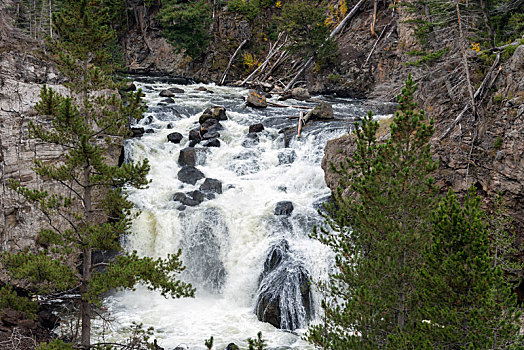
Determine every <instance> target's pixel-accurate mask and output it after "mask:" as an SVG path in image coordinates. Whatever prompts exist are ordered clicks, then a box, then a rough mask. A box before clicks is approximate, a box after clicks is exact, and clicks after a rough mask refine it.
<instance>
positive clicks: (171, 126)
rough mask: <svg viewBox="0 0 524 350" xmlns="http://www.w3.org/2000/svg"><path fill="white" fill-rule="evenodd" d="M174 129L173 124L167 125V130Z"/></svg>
mask: <svg viewBox="0 0 524 350" xmlns="http://www.w3.org/2000/svg"><path fill="white" fill-rule="evenodd" d="M174 127H175V125H174V124H173V123H169V124H167V128H168V129H173V128H174Z"/></svg>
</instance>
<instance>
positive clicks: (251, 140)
mask: <svg viewBox="0 0 524 350" xmlns="http://www.w3.org/2000/svg"><path fill="white" fill-rule="evenodd" d="M259 142H260V139H259V137H258V135H257V134H256V133H254V132H250V133H248V134H247V135H246V139H245V140H244V141H243V142H242V146H244V147H246V148H250V147H254V146H256V145H258V143H259Z"/></svg>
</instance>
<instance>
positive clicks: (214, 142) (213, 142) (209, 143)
mask: <svg viewBox="0 0 524 350" xmlns="http://www.w3.org/2000/svg"><path fill="white" fill-rule="evenodd" d="M203 145H204V146H205V147H220V141H219V140H218V139H217V138H215V139H210V140H209V141H207V142H205V143H204V144H203Z"/></svg>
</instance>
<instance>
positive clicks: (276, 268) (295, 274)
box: [255, 239, 313, 330]
mask: <svg viewBox="0 0 524 350" xmlns="http://www.w3.org/2000/svg"><path fill="white" fill-rule="evenodd" d="M259 280H260V282H259V287H258V291H257V301H256V305H255V313H256V315H257V318H258V319H259V320H260V321H263V322H268V323H270V324H272V325H273V326H275V327H277V328H282V329H288V330H294V329H297V328H300V327H303V326H304V325H306V324H307V322H308V320H310V319H311V318H312V316H313V308H312V299H311V289H310V287H309V285H310V279H309V277H308V274H307V271H306V269H305V268H304V266H303V265H302V263H300V261H299V260H298V259H295V258H294V256H293V254H291V252H290V249H289V244H288V242H287V241H286V240H285V239H282V240H280V241H277V242H275V244H274V245H273V246H272V247H271V248H270V249H269V251H268V254H267V258H266V261H265V262H264V270H263V272H262V274H261V276H260V279H259ZM296 296H299V298H298V300H296Z"/></svg>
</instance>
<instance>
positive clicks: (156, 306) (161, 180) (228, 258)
mask: <svg viewBox="0 0 524 350" xmlns="http://www.w3.org/2000/svg"><path fill="white" fill-rule="evenodd" d="M136 84H137V85H138V87H139V88H142V89H143V91H144V93H145V101H146V103H147V105H148V111H147V113H146V116H147V118H145V119H143V120H142V121H141V122H140V124H142V125H144V127H145V128H146V129H152V130H153V131H154V132H152V133H146V134H144V136H142V137H141V138H134V139H130V140H128V141H127V142H126V145H125V151H126V158H127V159H133V160H134V161H139V160H142V159H145V158H147V159H148V160H149V162H150V165H151V172H150V173H149V178H150V179H151V183H150V185H149V187H148V188H146V189H142V190H136V189H128V193H129V196H130V197H129V198H130V200H131V201H132V202H133V203H134V204H135V206H136V208H137V210H139V211H140V213H139V215H138V217H137V218H136V219H135V221H134V224H133V227H132V234H130V235H129V236H128V237H127V240H126V242H125V246H126V249H128V250H137V251H138V253H139V254H143V255H149V256H155V257H157V256H158V257H163V256H166V255H167V254H168V253H173V252H176V251H177V250H178V248H182V250H183V261H184V264H185V265H186V267H187V270H186V271H185V273H184V274H183V276H182V278H183V279H185V280H188V281H190V282H191V283H193V285H194V286H195V287H196V288H197V295H196V297H195V298H194V299H176V300H174V299H164V298H163V297H161V296H160V295H159V294H158V293H155V292H149V291H147V290H146V289H145V288H144V287H140V286H139V287H138V288H137V290H136V291H134V292H121V293H116V294H114V295H111V296H109V297H108V298H107V305H108V307H109V311H110V313H111V315H112V317H113V318H114V319H115V320H116V322H115V323H114V324H115V325H116V324H118V329H123V327H125V326H127V325H130V324H131V322H132V321H136V322H141V323H143V324H144V325H145V326H146V327H149V326H153V327H154V328H155V337H156V338H157V339H158V343H159V344H160V345H161V346H163V347H165V348H166V349H172V348H174V347H176V346H178V345H180V344H186V345H188V346H189V348H190V349H205V347H204V340H205V339H208V338H209V337H210V336H214V339H215V349H224V348H225V347H226V345H227V344H228V343H230V342H234V343H236V344H237V345H240V346H246V339H247V338H248V337H253V338H254V337H255V336H256V334H257V332H258V331H262V332H263V336H264V338H266V339H267V340H268V345H269V346H270V347H283V348H288V347H289V348H296V349H309V348H312V347H311V345H309V344H308V343H307V342H305V341H304V340H302V339H301V335H302V334H303V333H304V331H305V327H307V312H308V311H309V310H306V309H311V310H310V311H311V315H316V316H318V315H319V312H320V308H319V304H320V303H319V301H320V299H321V296H320V295H318V292H316V291H315V289H314V286H313V287H312V292H311V295H310V297H311V298H310V300H309V301H307V300H303V298H304V297H303V295H304V289H308V285H307V280H306V284H304V276H306V278H307V279H309V280H310V281H318V280H322V279H325V278H326V277H327V274H328V269H329V266H330V261H332V254H331V252H330V250H329V249H328V248H327V247H325V246H323V245H322V244H320V243H319V242H317V241H315V240H312V239H311V238H309V234H310V233H311V230H312V227H313V226H314V225H316V224H321V223H322V220H321V218H320V216H319V215H318V213H317V209H318V207H319V203H321V202H322V201H323V200H325V199H326V198H327V197H328V196H329V189H328V188H327V186H326V184H325V182H324V173H323V171H322V169H321V168H320V162H321V159H322V156H323V149H324V146H325V143H326V141H327V140H329V139H332V138H335V137H337V136H339V135H341V134H343V133H345V132H346V121H340V122H331V123H319V125H316V126H313V125H311V126H310V125H309V124H308V126H306V128H305V129H304V132H303V136H302V138H301V139H298V140H297V139H296V138H292V140H291V142H290V144H289V147H288V148H285V147H284V146H285V143H284V135H283V134H279V130H280V129H281V128H283V127H286V126H292V125H294V124H295V123H296V121H292V120H289V119H288V118H287V116H292V115H297V114H298V112H296V110H293V109H290V108H287V109H283V108H271V107H270V108H267V109H264V110H254V109H251V108H243V97H245V96H246V95H247V90H244V89H240V88H230V87H218V86H214V85H206V86H205V87H206V88H208V89H209V90H211V91H213V92H214V93H213V94H211V93H207V92H205V91H197V89H196V88H197V87H200V86H202V85H189V86H178V85H177V86H176V87H178V88H181V89H183V90H185V92H184V93H181V94H177V95H176V96H175V98H174V99H175V102H174V103H165V102H163V100H164V98H162V97H159V92H160V91H161V90H163V89H166V88H168V87H174V86H175V85H171V84H168V83H160V82H154V81H153V80H152V79H149V80H140V81H138V82H136ZM330 102H331V103H332V104H333V107H334V110H335V117H336V118H342V117H352V116H360V115H362V114H364V112H365V111H364V109H363V107H362V106H361V105H360V104H359V102H358V101H348V100H341V99H331V100H330ZM292 103H293V104H299V103H300V104H304V103H302V102H298V101H293V102H292ZM213 105H218V106H224V107H226V109H227V115H228V118H229V119H228V120H227V121H222V122H221V123H222V125H223V126H224V130H221V131H220V135H221V136H220V141H221V147H219V148H212V147H210V148H209V149H208V150H207V151H206V153H205V161H202V162H200V163H199V164H201V165H197V168H198V169H199V170H201V171H202V172H203V173H204V174H205V176H206V178H213V179H218V180H220V181H221V182H222V188H223V193H222V194H217V195H216V196H215V198H214V199H209V200H205V201H204V202H202V203H201V204H200V205H198V206H195V207H187V208H186V209H185V210H179V209H180V203H179V202H176V201H174V200H173V195H174V194H175V193H176V192H188V191H191V190H195V189H198V188H199V185H200V184H201V183H202V182H203V181H204V180H203V179H202V180H200V181H199V182H198V183H197V184H196V185H195V186H192V185H188V184H184V183H182V182H180V181H179V180H178V178H177V173H178V171H179V170H180V165H179V164H178V157H179V153H180V150H181V149H183V148H185V147H187V146H188V139H187V135H188V133H189V131H190V130H191V129H193V128H195V127H197V126H198V118H199V116H200V114H201V112H202V111H204V110H205V109H206V108H207V107H209V106H213ZM309 105H312V104H311V103H309ZM254 123H263V124H264V125H265V130H264V131H263V132H262V133H260V134H259V142H258V143H257V142H256V141H253V140H251V139H246V134H247V133H248V126H249V125H250V124H254ZM168 127H169V128H168ZM174 131H177V132H180V133H181V134H183V135H184V139H183V140H182V142H181V144H174V143H170V142H168V141H167V135H168V134H169V133H172V132H174ZM196 147H201V146H196ZM279 201H290V202H292V203H293V206H294V210H293V212H292V214H291V216H275V215H274V210H275V205H276V203H277V202H279ZM265 265H266V270H267V269H268V266H269V267H270V265H275V266H273V268H274V269H273V270H272V271H269V270H267V271H266V270H265ZM277 265H278V266H277ZM257 293H258V294H260V293H269V294H265V295H267V297H266V299H263V298H262V299H261V298H260V295H257ZM275 293H277V294H278V293H280V294H279V295H275ZM301 293H302V294H301ZM306 293H309V290H308V291H307V292H306ZM275 297H277V304H279V305H280V308H281V317H282V320H283V321H282V326H283V327H284V328H288V329H294V328H298V329H296V330H295V331H294V332H289V331H283V330H280V329H277V328H275V327H273V326H272V325H270V324H269V323H265V322H260V321H258V320H257V316H256V315H255V310H256V309H257V308H264V307H265V306H264V305H265V304H264V300H266V301H267V300H269V299H271V298H275ZM261 300H262V301H261ZM257 301H258V302H257ZM118 329H117V330H116V331H114V332H113V334H116V337H120V338H121V339H123V338H125V336H126V334H124V332H119V331H118Z"/></svg>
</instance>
